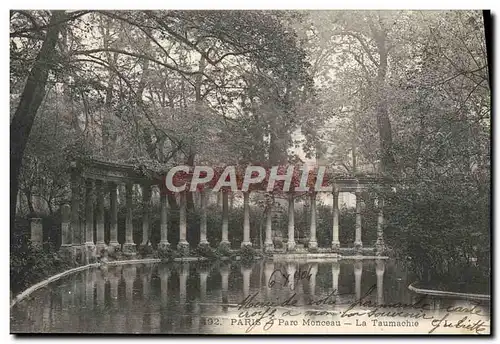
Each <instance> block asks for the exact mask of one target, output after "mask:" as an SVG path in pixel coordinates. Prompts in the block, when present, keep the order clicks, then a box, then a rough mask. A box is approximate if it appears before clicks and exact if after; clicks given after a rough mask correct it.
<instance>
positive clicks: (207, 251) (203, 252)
mask: <svg viewBox="0 0 500 344" xmlns="http://www.w3.org/2000/svg"><path fill="white" fill-rule="evenodd" d="M194 255H195V256H198V257H205V258H208V259H210V260H214V259H217V258H218V254H217V251H216V250H215V249H213V248H212V247H210V246H209V245H199V246H198V248H197V249H196V250H195V251H194Z"/></svg>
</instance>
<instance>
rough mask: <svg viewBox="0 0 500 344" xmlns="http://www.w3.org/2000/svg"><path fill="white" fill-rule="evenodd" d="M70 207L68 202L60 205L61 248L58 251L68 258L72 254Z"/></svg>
mask: <svg viewBox="0 0 500 344" xmlns="http://www.w3.org/2000/svg"><path fill="white" fill-rule="evenodd" d="M70 219H71V208H70V207H69V204H63V205H61V248H60V252H61V255H62V256H63V257H65V259H67V260H69V259H70V257H71V254H72V251H73V249H72V243H73V235H72V232H71V227H70Z"/></svg>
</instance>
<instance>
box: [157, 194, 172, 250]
mask: <svg viewBox="0 0 500 344" xmlns="http://www.w3.org/2000/svg"><path fill="white" fill-rule="evenodd" d="M167 204H168V202H167V193H166V192H163V193H162V192H160V244H159V248H160V249H163V250H165V249H166V248H167V247H169V246H170V243H169V242H168V238H167V236H168V224H167V220H168V208H167Z"/></svg>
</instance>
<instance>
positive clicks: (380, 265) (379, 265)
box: [375, 259, 385, 305]
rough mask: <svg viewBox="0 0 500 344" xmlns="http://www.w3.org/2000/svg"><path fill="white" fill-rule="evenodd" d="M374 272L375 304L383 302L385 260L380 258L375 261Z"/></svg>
mask: <svg viewBox="0 0 500 344" xmlns="http://www.w3.org/2000/svg"><path fill="white" fill-rule="evenodd" d="M375 264H376V267H375V272H376V274H377V304H379V305H381V304H383V303H384V272H385V262H384V261H383V260H382V259H378V260H377V261H376V263H375Z"/></svg>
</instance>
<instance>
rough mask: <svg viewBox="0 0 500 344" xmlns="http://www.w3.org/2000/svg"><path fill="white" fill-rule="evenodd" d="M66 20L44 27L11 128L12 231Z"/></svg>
mask: <svg viewBox="0 0 500 344" xmlns="http://www.w3.org/2000/svg"><path fill="white" fill-rule="evenodd" d="M65 20H66V13H65V12H64V11H54V12H53V13H52V15H51V18H50V21H49V24H48V26H47V33H46V36H45V39H44V41H43V44H42V47H41V49H40V52H39V53H38V55H37V57H36V58H35V62H34V64H33V67H32V68H31V71H30V73H29V75H28V79H27V81H26V85H25V86H24V90H23V92H22V94H21V98H20V101H19V104H18V106H17V109H16V112H15V114H14V117H13V118H12V120H11V124H10V166H11V170H10V216H11V221H12V222H11V223H12V225H11V231H12V230H13V223H14V218H15V215H16V204H17V192H18V187H19V173H20V170H21V164H22V160H23V156H24V150H25V148H26V144H27V142H28V138H29V134H30V132H31V128H32V126H33V122H34V120H35V117H36V114H37V111H38V108H39V106H40V104H41V102H42V100H43V97H44V96H45V85H46V83H47V78H48V75H49V71H50V69H51V68H52V67H53V66H54V52H55V45H56V43H57V39H58V36H59V32H60V29H61V25H62V23H63V22H64V21H65Z"/></svg>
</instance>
